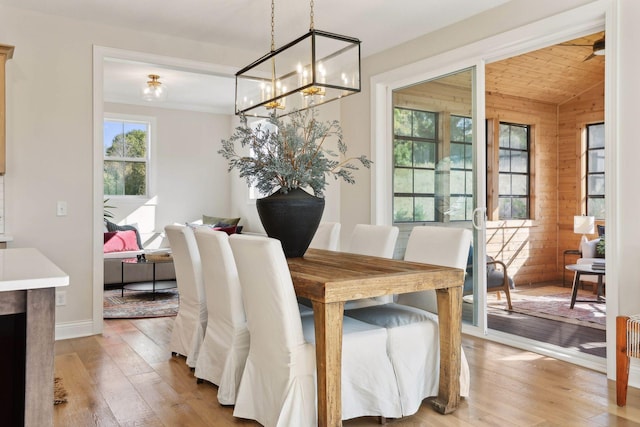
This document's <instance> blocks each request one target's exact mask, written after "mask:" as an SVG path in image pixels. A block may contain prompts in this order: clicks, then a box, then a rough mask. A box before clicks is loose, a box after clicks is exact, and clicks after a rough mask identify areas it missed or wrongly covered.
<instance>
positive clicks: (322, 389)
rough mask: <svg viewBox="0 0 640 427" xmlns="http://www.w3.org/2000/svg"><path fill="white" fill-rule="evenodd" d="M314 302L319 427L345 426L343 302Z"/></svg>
mask: <svg viewBox="0 0 640 427" xmlns="http://www.w3.org/2000/svg"><path fill="white" fill-rule="evenodd" d="M312 303H313V316H314V324H315V330H316V370H317V375H318V377H317V382H318V396H317V397H318V426H320V427H334V426H341V425H342V395H341V390H340V382H341V379H342V372H341V368H342V315H343V311H344V303H343V302H337V303H329V304H324V303H321V302H317V301H312Z"/></svg>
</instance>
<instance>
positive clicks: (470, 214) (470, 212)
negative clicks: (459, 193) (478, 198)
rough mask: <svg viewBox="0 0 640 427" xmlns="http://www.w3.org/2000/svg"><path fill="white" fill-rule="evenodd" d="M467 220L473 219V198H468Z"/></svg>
mask: <svg viewBox="0 0 640 427" xmlns="http://www.w3.org/2000/svg"><path fill="white" fill-rule="evenodd" d="M466 199H467V208H466V212H467V214H466V218H465V219H466V220H471V218H473V197H467V198H466Z"/></svg>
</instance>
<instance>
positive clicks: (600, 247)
mask: <svg viewBox="0 0 640 427" xmlns="http://www.w3.org/2000/svg"><path fill="white" fill-rule="evenodd" d="M604 247H605V243H604V234H603V235H602V236H600V240H599V241H598V243H596V255H597V256H598V258H604Z"/></svg>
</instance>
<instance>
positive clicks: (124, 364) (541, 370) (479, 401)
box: [55, 318, 640, 427]
mask: <svg viewBox="0 0 640 427" xmlns="http://www.w3.org/2000/svg"><path fill="white" fill-rule="evenodd" d="M172 322H173V318H156V319H138V320H133V319H132V320H105V327H104V333H103V334H102V335H95V336H91V337H85V338H76V339H70V340H62V341H58V342H56V345H55V349H56V358H55V372H56V376H60V377H62V379H63V384H64V386H65V388H66V390H67V392H68V402H67V403H65V404H62V405H57V406H56V407H55V425H56V426H73V427H76V426H82V427H84V426H134V425H135V426H221V427H224V426H240V425H250V426H254V425H257V423H254V422H251V421H247V420H239V419H236V418H234V417H233V415H232V412H233V410H232V408H231V407H223V406H220V405H219V404H218V402H217V400H216V387H215V386H213V385H211V384H208V383H203V384H196V380H195V378H194V376H193V374H192V372H191V371H190V370H189V369H188V368H187V366H186V364H185V363H184V358H181V357H171V355H170V353H169V352H168V351H167V350H166V347H167V342H168V340H169V336H170V333H171V325H172ZM463 347H464V351H465V354H466V356H467V359H468V361H469V365H470V368H471V395H470V396H469V397H468V398H466V399H462V402H461V404H460V407H459V409H458V410H457V411H456V412H454V413H453V414H450V415H440V414H438V413H436V412H435V411H434V410H433V409H431V406H430V405H429V404H428V403H426V402H425V403H423V405H422V407H421V409H420V411H419V412H418V413H417V414H415V415H413V416H411V417H406V418H403V419H399V420H388V424H389V425H390V426H402V427H408V426H411V427H416V426H427V425H428V426H515V425H518V426H632V425H640V390H638V389H634V388H630V389H629V394H628V399H627V406H626V407H625V408H618V407H617V406H616V404H615V383H614V382H613V381H607V379H606V377H605V376H604V375H603V374H601V373H597V372H594V371H590V370H588V369H584V368H580V367H577V366H574V365H571V364H569V363H566V362H561V361H558V360H555V359H551V358H548V357H544V356H539V355H537V354H534V353H530V352H527V351H522V350H517V349H514V348H511V347H507V346H504V345H500V344H496V343H492V342H489V341H484V340H481V339H477V338H473V337H469V336H463ZM344 425H345V426H378V425H379V424H378V422H377V419H376V418H361V419H356V420H349V421H346V422H345V423H344ZM291 427H298V426H291Z"/></svg>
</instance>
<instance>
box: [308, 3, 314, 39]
mask: <svg viewBox="0 0 640 427" xmlns="http://www.w3.org/2000/svg"><path fill="white" fill-rule="evenodd" d="M313 27H314V23H313V0H311V24H310V25H309V29H310V30H312V31H313Z"/></svg>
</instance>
